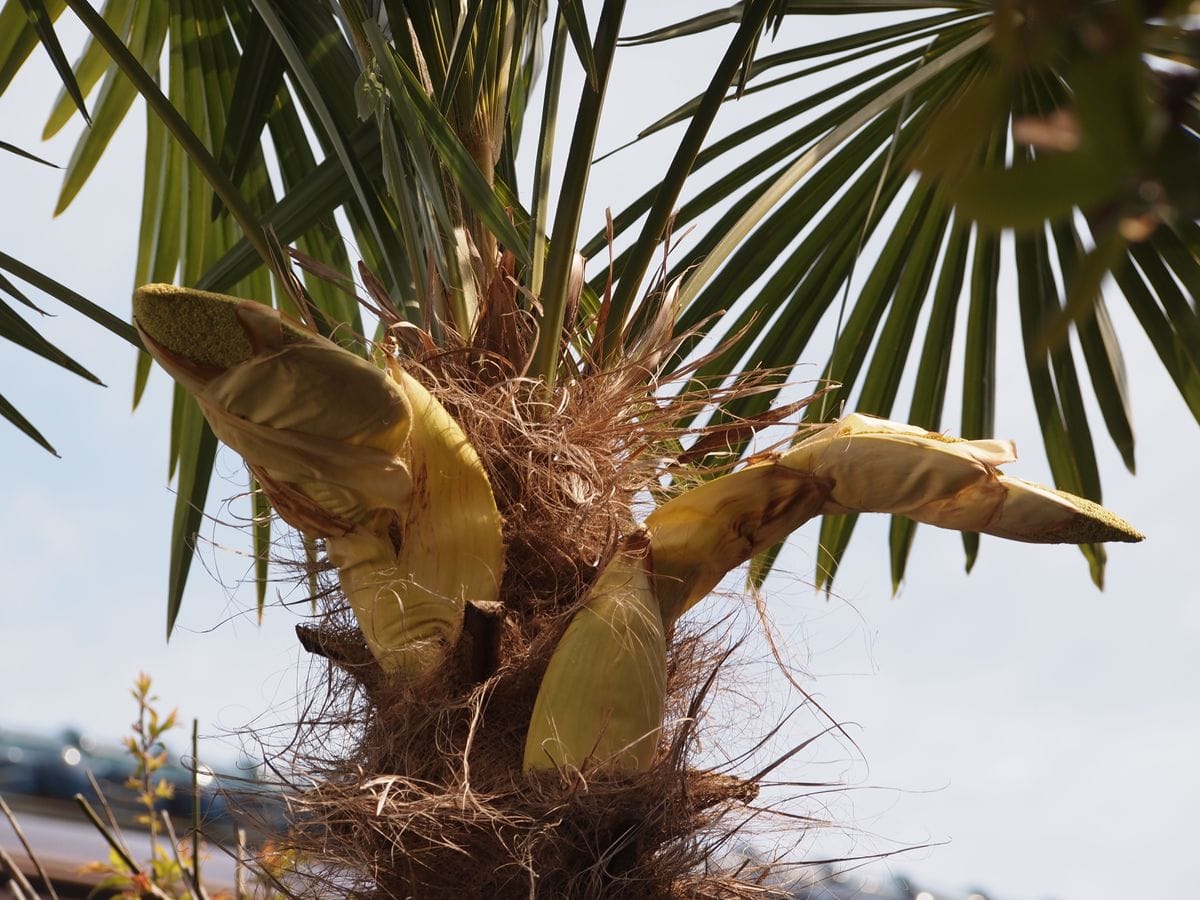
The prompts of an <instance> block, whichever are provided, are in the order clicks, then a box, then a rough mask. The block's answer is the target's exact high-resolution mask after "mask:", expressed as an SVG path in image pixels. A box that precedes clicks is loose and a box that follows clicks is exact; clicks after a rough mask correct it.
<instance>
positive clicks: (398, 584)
mask: <svg viewBox="0 0 1200 900" xmlns="http://www.w3.org/2000/svg"><path fill="white" fill-rule="evenodd" d="M177 314H178V315H177ZM134 319H135V323H136V324H137V326H138V329H139V331H140V332H141V334H142V337H143V340H144V341H145V343H146V346H147V349H148V350H149V351H150V353H151V354H152V355H153V356H154V358H155V359H156V360H157V361H158V362H159V363H160V364H161V365H162V366H163V368H165V369H166V370H167V371H168V372H169V373H170V374H171V375H172V377H174V378H175V379H176V380H177V381H178V382H179V383H180V384H182V385H183V386H184V387H185V388H187V389H188V390H189V391H190V392H191V394H192V395H193V396H194V397H195V398H196V401H197V403H198V404H199V405H200V409H201V411H202V412H203V413H204V416H205V418H206V419H207V420H208V422H209V424H210V425H211V426H212V429H213V432H214V433H215V434H216V435H217V437H218V438H220V439H221V440H222V441H223V442H224V443H226V444H227V445H229V446H230V447H231V448H232V449H234V450H236V451H237V452H238V453H239V454H241V456H242V457H243V458H244V459H245V460H246V462H247V464H248V465H249V466H250V469H251V471H252V472H253V473H254V475H255V477H256V478H257V479H258V481H259V483H260V484H261V485H262V488H263V490H264V491H265V492H266V494H267V496H268V498H269V499H270V501H271V503H272V505H273V506H274V507H275V509H276V511H277V512H278V513H279V514H280V516H281V517H282V518H283V519H284V520H285V521H286V522H288V523H289V524H290V525H292V526H294V527H296V528H297V529H299V530H300V531H301V532H302V533H304V534H305V535H307V536H308V537H310V538H320V539H324V540H325V544H326V550H327V552H328V555H329V559H330V561H331V562H333V564H334V565H335V566H337V568H338V572H339V576H340V579H341V582H342V587H343V589H344V591H345V593H346V596H347V598H348V600H349V601H350V605H351V607H352V608H353V609H354V613H355V615H356V616H357V618H358V621H359V625H360V627H361V628H362V632H363V636H364V637H365V638H366V641H367V644H368V646H370V648H371V651H372V652H373V653H374V654H375V657H376V658H377V659H378V660H379V663H380V665H381V666H382V667H383V668H384V670H385V671H387V672H390V673H392V674H394V675H396V676H398V677H401V678H404V679H418V678H420V677H422V676H423V675H426V674H428V673H429V672H431V671H433V670H434V669H436V668H437V666H438V665H439V664H440V663H441V662H442V661H443V660H444V659H445V656H446V654H447V652H448V651H449V650H450V648H451V647H453V646H454V643H455V642H456V641H457V639H458V636H459V633H460V632H461V630H462V621H463V610H464V606H465V603H466V602H467V601H468V600H476V601H494V600H495V599H496V598H497V596H498V595H499V590H500V578H501V574H502V570H503V565H504V555H503V543H502V539H501V535H500V514H499V512H498V511H497V510H496V504H495V500H494V498H493V497H492V492H491V487H490V485H489V483H488V479H487V475H486V473H485V472H484V471H483V466H482V464H481V463H480V461H479V457H478V456H477V455H476V453H475V451H474V449H473V448H472V447H471V445H470V443H469V442H468V440H467V438H466V436H465V435H464V434H463V433H462V430H461V429H460V428H459V427H458V426H457V424H456V423H455V422H454V420H453V419H452V418H451V417H450V415H449V414H448V413H447V412H446V410H445V409H443V408H442V406H441V404H440V403H438V402H437V400H436V399H435V398H434V397H433V396H432V395H431V394H430V393H429V392H428V391H427V390H425V388H424V387H423V386H422V385H421V384H420V383H419V382H418V381H417V380H416V379H414V378H412V377H411V376H410V375H409V374H408V373H407V372H405V371H404V370H403V369H402V368H400V367H399V366H396V365H390V366H389V370H388V371H387V372H385V371H383V370H381V369H380V368H378V367H376V366H375V365H373V364H372V363H371V362H369V361H368V360H365V359H362V358H361V357H359V356H356V355H355V354H353V353H351V352H349V351H348V350H345V349H343V348H342V347H339V346H338V345H337V344H334V343H333V342H332V341H329V340H326V339H325V338H323V337H321V336H319V335H316V334H313V333H311V332H309V331H307V330H306V329H304V328H303V327H302V326H300V325H298V324H297V323H294V322H291V321H290V320H288V319H287V318H285V317H284V316H282V315H281V314H280V313H279V312H278V311H276V310H274V309H271V308H270V307H267V306H264V305H262V304H259V303H254V302H251V301H245V300H239V299H237V298H234V297H226V296H223V295H219V294H209V293H204V292H201V291H191V290H188V289H185V288H177V287H172V286H169V285H147V286H146V287H143V288H140V289H139V290H138V291H137V293H136V294H135V296H134ZM195 322H201V323H203V324H204V325H205V327H206V328H207V329H208V331H207V332H206V334H207V338H206V340H207V344H206V345H205V346H204V347H202V348H201V349H200V350H199V351H197V352H198V355H193V352H192V351H191V350H190V347H191V345H190V344H189V340H190V330H189V327H188V326H189V323H195ZM214 334H215V335H221V336H223V337H222V340H223V344H218V343H214V337H213V335H214Z"/></svg>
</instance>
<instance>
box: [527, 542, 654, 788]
mask: <svg viewBox="0 0 1200 900" xmlns="http://www.w3.org/2000/svg"><path fill="white" fill-rule="evenodd" d="M647 543H648V542H647V536H646V534H645V532H637V533H635V534H633V535H632V536H630V537H629V538H627V539H626V540H625V542H624V544H623V546H622V547H621V549H619V550H618V551H617V554H616V555H615V556H614V557H613V559H612V561H611V562H609V563H608V565H607V566H606V567H605V568H604V570H603V571H602V572H601V573H600V576H599V578H597V580H596V583H595V584H594V585H593V586H592V589H591V591H590V592H589V594H588V596H587V598H586V600H585V603H584V605H583V606H582V607H581V608H580V609H579V611H578V612H576V613H575V615H574V616H573V617H572V619H571V623H570V624H569V625H568V626H567V630H566V632H565V633H564V634H563V636H562V638H561V639H560V640H559V642H558V646H557V647H556V648H555V651H554V655H553V656H552V657H551V658H550V664H549V666H547V668H546V674H545V675H544V676H543V678H542V685H541V689H540V690H539V692H538V696H537V701H536V703H535V704H534V707H533V716H532V717H531V719H530V724H529V734H528V737H527V739H526V742H525V771H526V772H529V771H532V770H537V769H553V768H563V767H572V768H577V769H582V768H584V767H585V765H586V766H589V767H593V768H608V769H613V770H641V769H645V768H647V767H648V766H649V765H650V763H651V762H652V761H653V759H654V752H655V749H656V748H657V746H658V737H659V732H660V731H661V729H662V722H663V708H664V704H665V702H666V683H667V644H666V635H665V631H664V628H663V620H662V615H661V614H660V613H659V608H658V601H657V600H655V598H654V592H653V589H652V587H651V582H650V576H649V572H648V571H647V569H648V566H649V564H650V560H649V558H648V556H647Z"/></svg>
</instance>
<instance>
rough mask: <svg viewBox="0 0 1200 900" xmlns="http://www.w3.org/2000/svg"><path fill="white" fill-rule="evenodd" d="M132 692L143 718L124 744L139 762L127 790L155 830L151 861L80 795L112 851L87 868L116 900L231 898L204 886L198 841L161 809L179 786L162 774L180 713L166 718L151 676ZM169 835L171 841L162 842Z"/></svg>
mask: <svg viewBox="0 0 1200 900" xmlns="http://www.w3.org/2000/svg"><path fill="white" fill-rule="evenodd" d="M130 694H131V695H132V696H133V699H134V700H135V701H136V702H137V706H138V716H137V720H136V721H134V723H133V726H132V733H131V734H130V735H128V736H127V737H126V738H125V739H124V740H123V741H122V743H123V744H124V746H125V749H126V750H127V751H128V752H129V755H130V756H131V757H132V758H133V761H134V770H133V772H132V774H130V776H129V777H128V778H127V779H126V781H125V786H126V787H128V788H129V789H130V790H132V791H133V792H134V793H135V796H136V802H137V804H138V806H140V807H141V809H142V811H141V812H140V813H139V814H138V816H137V822H138V824H139V825H143V826H144V827H145V828H146V830H147V831H148V832H149V836H150V859H149V861H148V862H147V863H146V864H145V865H139V864H138V863H137V861H136V860H135V859H134V858H133V856H132V854H131V853H130V852H129V849H128V847H126V846H125V845H124V842H123V841H122V840H121V835H120V831H119V830H118V829H117V828H116V825H115V822H110V824H111V825H112V829H111V830H109V829H108V828H105V827H104V825H103V823H101V822H100V820H99V818H98V817H96V816H95V813H94V812H93V811H92V810H91V809H90V807H89V806H88V805H87V803H86V801H85V800H84V799H83V798H82V797H77V798H76V799H77V800H78V801H80V803H81V805H82V806H84V811H85V812H87V813H88V814H89V818H91V819H92V822H93V824H94V825H96V826H97V828H99V829H100V830H101V831H102V833H103V834H104V836H105V838H106V839H107V840H108V842H109V845H110V848H111V849H110V851H109V857H108V860H107V861H106V862H101V861H96V862H93V863H89V864H88V865H87V866H86V867H85V870H86V871H89V872H94V873H101V874H103V875H104V876H105V877H104V878H103V879H102V880H101V881H100V883H99V884H98V885H97V888H96V890H97V891H115V892H117V893H116V896H118V897H122V898H126V897H128V898H138V897H146V896H152V897H169V898H171V900H203V898H209V900H216V898H217V897H219V896H228V895H227V894H219V893H213V892H210V891H206V890H204V888H203V887H202V886H200V883H199V868H198V867H197V865H196V851H197V850H198V847H199V845H198V843H193V845H192V847H191V848H189V847H188V846H187V844H186V843H185V842H183V841H180V840H178V838H177V837H176V835H175V829H174V826H173V825H172V822H171V818H170V815H169V814H168V813H167V812H166V811H164V810H160V809H159V807H161V806H162V805H163V804H164V803H166V802H167V801H169V800H171V798H172V797H173V796H174V795H175V786H174V785H173V784H172V783H171V782H170V781H168V780H167V779H166V778H164V777H162V776H161V775H160V774H159V773H160V772H161V771H162V769H163V768H164V767H165V766H166V765H167V761H168V760H169V759H170V753H169V751H168V750H167V748H166V745H165V743H164V742H163V736H164V735H165V734H166V733H167V732H168V731H170V730H171V729H173V728H175V727H176V726H177V725H178V723H179V711H178V710H177V709H173V710H171V712H169V713H168V714H167V715H165V716H164V715H162V714H161V713H160V712H159V709H158V707H157V706H156V704H157V703H158V699H159V698H158V696H157V695H155V694H154V693H153V692H152V691H151V679H150V676H149V675H147V674H146V673H145V672H141V673H139V674H138V676H137V678H136V679H134V682H133V688H132V689H131V690H130ZM197 764H198V763H197ZM101 802H102V803H103V797H102V798H101ZM105 805H106V806H107V804H105ZM110 819H111V817H110ZM164 831H165V832H166V837H167V838H168V839H169V840H168V841H163V840H162V839H161V837H162V834H163V832H164Z"/></svg>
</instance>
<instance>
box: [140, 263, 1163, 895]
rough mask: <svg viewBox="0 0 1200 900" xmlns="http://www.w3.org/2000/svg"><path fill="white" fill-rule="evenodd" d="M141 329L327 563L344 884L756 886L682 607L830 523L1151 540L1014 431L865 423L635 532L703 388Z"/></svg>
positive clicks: (521, 888) (237, 322) (195, 324)
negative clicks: (712, 869) (664, 449)
mask: <svg viewBox="0 0 1200 900" xmlns="http://www.w3.org/2000/svg"><path fill="white" fill-rule="evenodd" d="M135 318H136V321H137V324H138V327H139V330H140V331H141V333H142V336H143V339H144V340H145V343H146V346H147V347H148V348H149V350H150V351H151V353H152V354H153V355H154V356H155V357H156V358H157V359H158V361H159V362H160V363H161V364H162V365H163V366H164V367H165V368H166V369H167V370H168V371H169V372H170V373H171V374H172V375H173V376H174V377H175V378H176V379H177V380H178V381H179V382H180V383H181V384H182V385H183V386H184V387H185V388H187V389H188V390H189V391H190V392H191V393H192V394H193V395H194V396H195V397H196V399H197V401H198V402H199V403H200V406H201V409H202V411H203V412H204V414H205V416H206V418H207V419H208V421H209V423H210V424H211V425H212V427H213V429H214V431H215V432H216V434H217V435H218V436H219V437H220V438H221V439H222V440H223V441H224V442H225V443H227V444H228V445H229V446H230V447H232V448H233V449H235V450H236V451H238V452H239V453H240V454H241V455H242V456H243V457H244V458H245V460H246V462H247V463H248V465H249V466H250V468H251V471H252V472H253V473H254V475H255V477H256V478H257V480H258V482H259V484H260V485H261V486H262V489H263V490H264V492H265V493H266V494H267V496H268V498H269V499H270V500H271V502H272V504H273V505H274V507H275V509H276V511H277V512H278V513H279V515H280V516H281V517H282V518H283V519H284V520H285V521H287V522H288V523H289V524H291V525H293V526H294V527H295V528H297V529H298V530H299V531H300V532H302V533H303V534H304V535H305V536H307V537H308V538H311V539H315V540H320V541H323V542H324V549H325V553H326V556H327V558H328V561H329V563H330V564H331V566H332V567H333V568H334V569H335V570H336V571H337V573H338V577H339V580H340V590H336V591H335V592H334V602H333V603H331V604H330V605H329V609H328V610H327V612H326V613H325V615H324V616H323V617H322V618H321V620H320V621H319V622H318V623H317V624H316V625H315V626H313V627H311V628H305V629H302V640H303V641H304V642H305V644H306V646H307V647H309V648H310V649H313V650H315V651H316V652H319V653H320V654H322V655H323V656H325V657H327V658H328V659H329V660H330V661H331V663H330V664H331V666H333V667H334V671H336V672H337V673H338V676H337V681H336V684H337V687H336V688H335V690H334V695H333V700H332V701H331V702H332V703H333V704H335V705H339V706H338V709H339V710H340V712H339V715H340V716H341V718H339V719H338V720H337V721H336V722H333V721H331V720H329V719H326V718H322V717H318V718H317V719H315V720H314V721H313V722H311V723H310V725H311V731H310V737H312V736H315V737H316V738H317V739H318V740H317V743H325V744H327V745H331V746H332V745H333V742H332V741H331V740H330V737H331V732H332V731H333V730H334V729H335V728H340V729H341V731H340V733H339V736H340V738H341V739H342V740H341V743H339V744H338V747H339V748H340V749H338V750H330V751H328V752H326V753H325V754H324V756H323V757H322V756H320V755H318V757H317V758H310V759H309V761H308V765H309V771H307V772H303V773H301V774H303V775H305V776H307V777H310V778H312V779H313V782H312V783H313V784H314V786H311V787H309V788H308V789H306V790H305V791H303V792H302V793H300V794H299V795H298V797H297V798H296V805H297V808H298V813H297V815H296V817H295V822H294V831H293V834H292V839H293V841H294V842H295V844H296V846H297V848H298V849H300V850H301V851H303V853H304V854H306V856H305V857H303V858H304V859H306V862H305V864H304V867H305V869H306V871H308V872H309V874H310V875H313V876H314V877H317V876H322V875H323V876H327V877H328V878H329V879H331V882H330V884H332V885H334V886H336V889H337V890H339V891H343V890H348V891H352V892H356V893H358V894H362V895H376V896H394V897H402V896H416V897H430V896H453V897H463V896H478V897H504V896H522V897H527V896H531V895H537V896H546V897H559V896H601V895H607V896H623V895H629V896H706V895H711V896H733V895H737V894H738V893H739V891H758V892H760V893H761V892H762V891H763V890H764V888H763V886H762V885H761V883H759V882H760V880H761V876H762V873H761V872H751V873H747V872H745V871H743V872H741V873H740V874H739V876H738V877H736V878H735V877H734V876H732V875H719V874H718V875H714V874H705V871H706V870H705V863H706V861H707V860H708V859H709V857H710V856H711V855H712V854H713V853H714V850H715V848H717V847H719V846H720V845H721V841H722V838H723V835H725V834H726V832H723V831H722V830H721V829H720V827H719V822H720V820H721V819H722V817H723V816H726V815H727V814H729V813H731V812H732V811H734V810H736V809H737V808H739V807H741V806H742V805H744V804H746V803H749V802H750V801H752V799H753V797H754V795H755V792H756V785H755V784H754V783H753V782H746V781H741V780H739V779H737V778H734V777H730V776H727V775H720V774H717V773H714V772H705V771H698V770H694V769H692V768H691V767H689V764H688V755H689V750H690V747H691V740H692V736H693V732H694V727H695V723H696V720H697V718H698V715H699V712H700V710H701V709H702V706H703V698H704V694H705V693H706V691H707V688H708V685H709V684H710V683H711V682H710V680H709V678H708V676H709V675H710V674H711V666H712V665H713V663H714V656H713V654H712V653H706V651H705V649H704V646H703V643H702V642H700V641H698V640H697V639H696V638H695V636H694V635H692V634H691V633H690V632H689V631H688V629H687V628H686V625H685V624H681V622H680V617H681V616H683V615H684V614H685V613H686V612H687V610H688V609H689V608H690V607H691V606H693V605H694V604H695V603H696V602H697V601H699V600H700V599H701V598H703V597H704V596H706V595H707V594H708V593H709V592H710V591H711V590H712V589H713V588H714V587H716V585H717V583H718V582H719V581H720V580H721V579H722V577H723V576H724V575H725V574H726V573H727V572H729V571H730V570H731V569H732V568H734V567H735V566H737V565H739V564H740V563H742V562H744V561H746V560H747V559H749V558H750V557H751V556H752V555H754V554H756V553H758V552H760V551H762V550H764V549H766V548H768V547H770V546H771V545H773V544H774V543H776V542H777V541H779V540H781V539H782V538H783V537H785V536H786V535H787V534H788V533H790V532H791V531H792V530H794V529H795V528H796V527H798V526H799V525H800V524H802V523H803V522H804V521H806V520H808V519H810V518H811V517H813V516H816V515H819V514H821V513H825V512H859V511H883V512H891V513H896V514H900V515H905V516H909V517H911V518H914V519H917V520H919V521H924V522H930V523H933V524H937V525H942V526H945V527H951V528H958V529H962V530H970V531H980V532H987V533H991V534H997V535H1000V536H1003V537H1008V538H1013V539H1017V540H1027V541H1041V542H1095V541H1104V540H1137V539H1139V538H1140V535H1138V534H1137V533H1136V532H1135V531H1134V530H1133V529H1132V528H1130V527H1129V526H1128V525H1127V524H1126V523H1124V522H1122V521H1121V520H1120V519H1118V518H1117V517H1115V516H1113V515H1112V514H1111V513H1109V512H1107V511H1106V510H1103V509H1101V508H1100V507H1097V506H1096V505H1095V504H1091V503H1089V502H1088V501H1085V500H1081V499H1080V498H1076V497H1072V496H1070V495H1066V494H1063V493H1060V492H1055V491H1051V490H1048V489H1044V488H1040V487H1038V486H1036V485H1031V484H1028V483H1027V482H1023V481H1020V480H1017V479H1013V478H1009V477H1007V476H1005V475H1002V474H1000V472H999V469H998V467H999V466H1000V465H1001V464H1004V463H1007V462H1010V461H1011V460H1012V459H1013V458H1014V454H1013V450H1012V446H1011V444H1008V443H1005V442H998V441H969V442H968V441H957V440H953V439H950V438H946V437H944V436H942V435H937V434H930V433H928V432H925V431H924V430H922V429H917V428H912V427H910V426H903V425H897V424H896V423H891V422H885V421H882V420H878V419H872V418H870V417H865V416H854V415H852V416H847V417H846V418H844V419H841V420H839V421H838V422H835V423H833V424H831V425H828V426H826V427H824V428H821V429H814V431H813V432H812V433H811V434H810V435H809V436H807V437H806V438H805V439H804V440H801V441H799V442H798V443H797V444H795V445H794V446H793V447H791V448H790V449H788V450H787V451H786V452H782V453H777V454H770V455H766V456H760V457H756V458H754V459H753V460H751V462H750V463H749V464H747V465H745V466H744V467H742V468H740V469H738V470H736V471H733V472H730V473H727V474H724V475H721V476H719V477H716V478H712V479H710V480H707V481H700V482H698V483H695V484H694V486H692V487H690V488H686V489H683V490H681V491H678V492H677V493H675V494H674V496H672V497H671V499H668V500H666V501H665V502H663V503H661V504H659V505H658V506H657V507H656V508H655V509H653V511H652V512H650V514H649V515H648V516H646V517H645V519H644V521H642V522H640V523H639V522H638V521H637V517H636V516H635V514H634V511H635V508H636V505H635V501H636V500H637V499H638V497H639V496H644V495H645V494H644V492H645V491H647V490H648V489H651V488H655V489H656V490H657V489H658V488H659V486H658V483H657V477H658V475H659V472H658V470H657V469H656V467H655V465H654V464H653V463H652V462H651V460H652V458H653V456H654V454H653V453H652V452H651V451H653V450H654V449H655V448H656V447H659V446H661V441H662V439H663V438H664V437H665V436H668V434H669V431H670V425H669V424H668V423H669V422H671V421H674V420H676V419H677V418H678V413H679V411H680V410H679V408H678V407H679V406H680V405H681V404H685V403H693V404H694V403H696V402H700V401H702V400H703V398H699V399H698V398H696V397H693V396H687V395H684V396H682V397H681V398H677V399H676V400H674V401H669V400H667V401H657V400H655V399H654V398H653V397H650V396H648V395H647V394H646V392H645V390H644V388H638V389H636V390H635V389H632V388H631V387H630V385H631V384H632V383H634V380H631V379H629V378H626V377H624V374H623V373H622V371H620V370H610V371H607V372H601V373H599V374H597V375H594V376H591V377H589V378H586V379H579V380H576V381H574V382H567V383H565V384H560V385H559V386H558V387H557V388H556V389H555V392H554V393H553V394H550V395H547V394H546V393H545V392H544V391H539V390H538V389H537V387H536V385H531V384H529V383H528V382H525V381H523V380H521V379H518V378H514V377H510V376H509V375H506V374H505V373H504V372H503V371H500V370H498V369H497V370H495V371H489V369H488V365H487V357H486V355H485V354H480V353H474V352H473V351H472V348H471V347H469V346H468V347H464V348H463V352H462V353H461V354H458V355H457V356H456V355H455V354H446V355H443V356H441V357H436V358H433V359H430V360H427V361H426V363H427V364H426V365H425V366H420V365H417V363H416V361H414V360H401V359H400V358H399V357H398V356H396V355H394V354H386V358H385V359H384V360H383V363H384V366H383V367H377V366H375V365H373V364H372V363H370V362H368V361H366V360H363V359H361V358H359V357H357V356H355V355H353V354H352V353H350V352H349V351H347V350H344V349H342V348H340V347H338V346H337V345H336V344H334V343H332V342H330V341H328V340H326V339H325V338H322V337H319V336H317V335H316V334H314V333H312V332H311V331H309V330H307V329H305V328H304V327H303V326H301V325H299V324H298V323H294V322H291V321H289V320H287V319H286V318H285V317H283V316H281V315H280V314H279V313H277V312H275V311H274V310H271V309H269V308H267V307H265V306H262V305H260V304H257V303H253V302H250V301H240V300H236V299H234V298H229V297H222V296H218V295H213V294H203V293H198V292H194V291H188V290H184V289H178V288H170V287H165V286H150V287H147V288H143V289H142V290H140V291H139V292H138V294H137V296H136V298H135ZM637 381H638V382H639V383H640V379H637ZM677 474H678V473H677ZM684 480H685V481H686V479H684ZM346 606H348V607H349V613H347V612H346V610H345V607H346ZM339 607H340V608H341V611H340V612H339V611H338V608H339ZM718 650H719V648H718ZM330 708H332V707H327V709H330ZM310 746H311V742H310ZM739 879H741V880H739ZM308 888H309V889H311V891H312V892H315V893H320V892H321V890H322V889H325V890H330V889H333V888H330V887H329V885H325V887H324V888H322V884H321V882H320V881H319V880H317V881H313V882H309V883H308Z"/></svg>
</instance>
